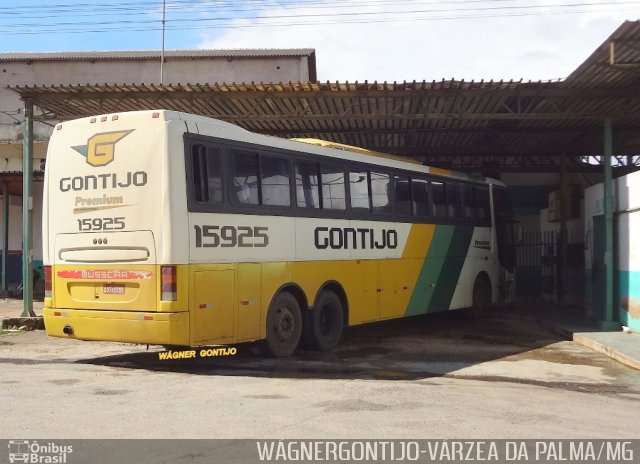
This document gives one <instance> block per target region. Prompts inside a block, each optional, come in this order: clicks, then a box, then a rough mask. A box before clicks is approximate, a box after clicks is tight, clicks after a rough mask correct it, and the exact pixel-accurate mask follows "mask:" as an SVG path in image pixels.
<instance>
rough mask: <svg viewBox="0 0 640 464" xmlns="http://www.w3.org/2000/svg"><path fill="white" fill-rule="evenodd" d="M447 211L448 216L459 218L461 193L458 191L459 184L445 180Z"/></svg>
mask: <svg viewBox="0 0 640 464" xmlns="http://www.w3.org/2000/svg"><path fill="white" fill-rule="evenodd" d="M446 186H447V211H448V213H449V217H451V218H459V217H461V216H462V214H461V209H462V205H461V203H462V195H461V192H460V187H461V186H460V184H459V183H457V182H447V183H446Z"/></svg>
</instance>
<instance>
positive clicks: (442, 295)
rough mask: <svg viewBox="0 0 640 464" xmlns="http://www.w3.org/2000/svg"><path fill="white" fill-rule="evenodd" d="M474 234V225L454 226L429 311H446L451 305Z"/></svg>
mask: <svg viewBox="0 0 640 464" xmlns="http://www.w3.org/2000/svg"><path fill="white" fill-rule="evenodd" d="M449 227H451V226H449ZM472 236H473V226H456V227H455V228H454V230H453V234H452V237H451V241H450V243H449V248H448V250H447V253H446V259H445V261H444V263H443V265H442V269H441V271H440V275H439V276H438V282H437V283H436V288H435V291H434V292H433V293H434V295H433V298H431V301H430V304H429V308H428V309H427V312H436V311H444V310H447V309H449V308H450V307H451V300H452V299H453V294H454V292H455V291H456V285H457V283H458V280H459V279H460V273H461V271H462V266H463V264H464V261H465V259H466V257H467V253H468V252H469V244H470V243H471V237H472Z"/></svg>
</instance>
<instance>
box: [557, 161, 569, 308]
mask: <svg viewBox="0 0 640 464" xmlns="http://www.w3.org/2000/svg"><path fill="white" fill-rule="evenodd" d="M566 190H567V156H566V155H565V154H564V153H563V154H562V156H561V157H560V205H559V206H560V234H559V236H558V240H557V247H558V267H557V270H558V304H562V303H564V299H565V298H564V297H565V294H566V292H567V291H566V269H567V216H568V209H569V204H568V203H569V202H568V201H567V198H565V191H566Z"/></svg>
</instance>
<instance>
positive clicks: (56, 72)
mask: <svg viewBox="0 0 640 464" xmlns="http://www.w3.org/2000/svg"><path fill="white" fill-rule="evenodd" d="M163 73H164V79H163V81H164V83H165V84H168V83H182V84H184V83H192V84H196V83H199V84H205V83H214V82H219V83H222V82H226V83H231V82H252V81H253V82H288V81H308V80H309V79H310V75H309V58H308V57H306V56H247V57H231V56H229V57H192V58H178V57H167V58H166V60H165V64H164V71H163ZM159 82H160V60H159V59H158V58H153V59H152V58H148V59H145V58H136V59H103V58H100V59H83V60H37V59H34V60H21V61H12V60H8V59H0V156H3V155H5V152H6V151H7V150H8V147H6V146H5V147H3V146H2V145H3V142H4V143H6V142H14V143H15V142H21V141H22V126H21V125H20V124H21V122H22V120H23V115H22V110H23V104H22V102H21V101H20V99H19V98H18V96H17V94H16V93H15V92H13V91H10V90H7V89H6V88H5V87H6V86H16V85H20V86H30V85H61V84H74V85H75V84H105V83H109V84H141V83H144V84H149V83H159ZM51 129H52V127H51V125H50V124H40V123H36V124H35V125H34V139H35V140H37V141H46V140H48V139H49V136H50V133H51Z"/></svg>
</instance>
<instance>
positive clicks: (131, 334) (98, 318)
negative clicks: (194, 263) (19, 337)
mask: <svg viewBox="0 0 640 464" xmlns="http://www.w3.org/2000/svg"><path fill="white" fill-rule="evenodd" d="M43 315H44V325H45V328H46V331H47V335H49V336H52V337H60V338H75V339H78V340H101V341H113V342H124V343H142V344H149V345H182V346H185V345H189V313H188V312H181V313H157V312H153V313H151V312H150V313H145V312H139V311H136V312H126V311H97V310H84V309H55V308H47V307H45V308H44V309H43ZM65 327H66V328H67V329H66V332H67V333H65Z"/></svg>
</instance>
